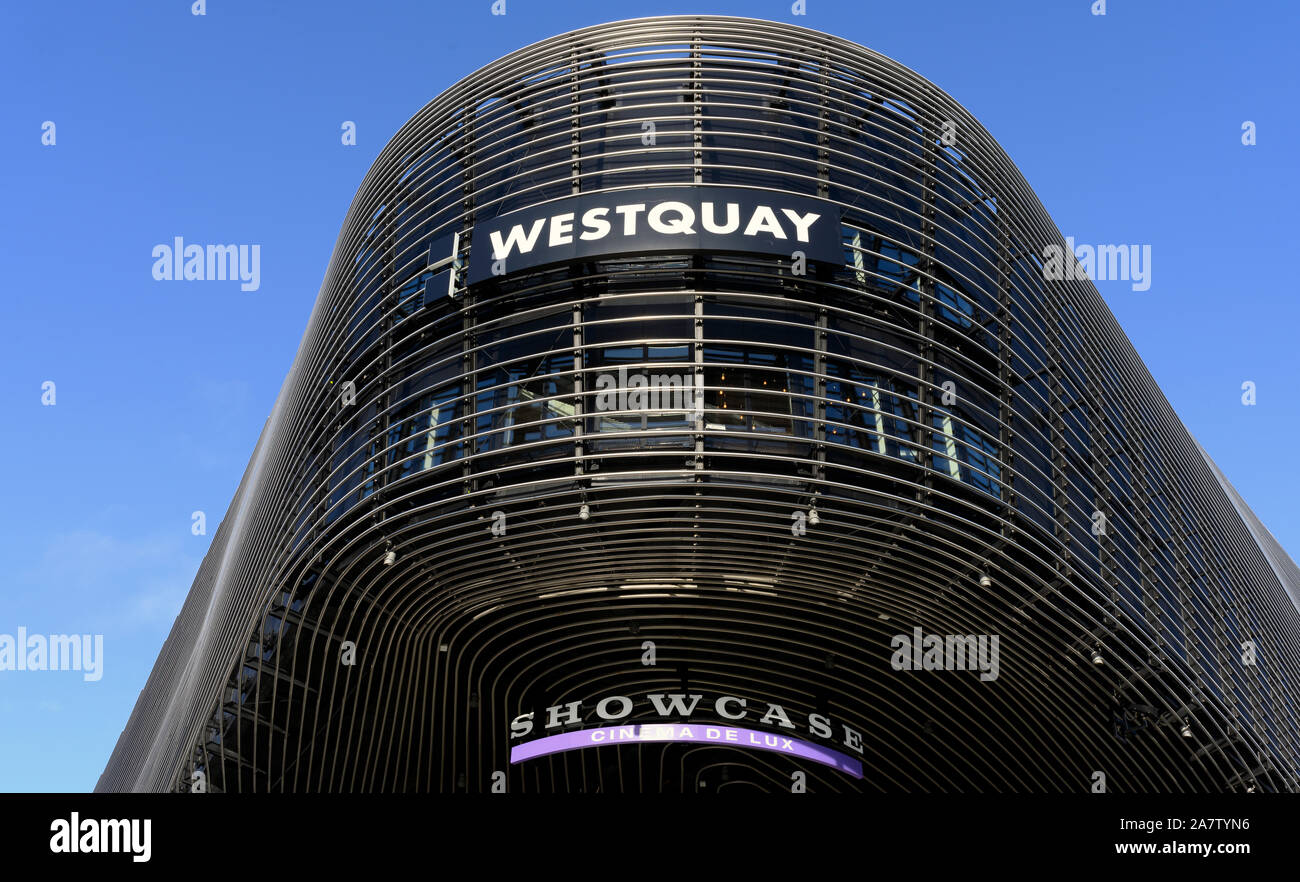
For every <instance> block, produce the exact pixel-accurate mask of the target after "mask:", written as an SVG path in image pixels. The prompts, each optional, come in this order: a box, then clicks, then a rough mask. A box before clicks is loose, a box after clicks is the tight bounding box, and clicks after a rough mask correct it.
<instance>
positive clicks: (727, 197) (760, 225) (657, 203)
mask: <svg viewBox="0 0 1300 882" xmlns="http://www.w3.org/2000/svg"><path fill="white" fill-rule="evenodd" d="M472 241H473V248H472V251H471V259H470V264H469V284H471V285H473V284H475V283H477V282H481V281H483V280H484V279H488V278H491V277H492V276H494V275H495V276H501V275H508V274H509V273H513V272H517V271H518V270H523V269H530V268H533V267H539V266H546V265H549V264H555V263H562V262H567V261H571V260H584V259H590V258H595V257H608V256H616V255H630V254H636V255H639V254H655V253H665V252H673V253H683V252H699V251H704V252H715V253H718V252H732V253H736V252H739V253H744V252H759V253H763V254H780V255H784V256H785V257H791V256H792V255H793V254H794V252H796V251H801V252H803V254H804V257H805V258H806V259H807V260H809V261H813V262H821V263H842V262H843V261H844V254H843V249H842V246H841V244H840V209H839V207H838V206H836V205H835V204H834V203H831V202H827V201H826V200H824V199H813V198H811V197H807V196H793V195H789V194H786V193H777V192H773V191H771V190H747V189H743V188H739V187H710V186H698V187H655V188H646V189H639V190H613V191H605V192H599V193H582V194H579V195H577V196H570V197H568V198H567V199H557V200H555V201H553V202H547V203H544V204H542V205H536V206H531V207H529V208H523V209H520V210H519V211H513V212H510V213H509V214H505V215H502V216H501V217H497V218H493V219H492V220H490V221H485V222H483V223H481V224H478V225H477V226H475V227H474V233H473V240H472Z"/></svg>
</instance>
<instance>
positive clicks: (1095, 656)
mask: <svg viewBox="0 0 1300 882" xmlns="http://www.w3.org/2000/svg"><path fill="white" fill-rule="evenodd" d="M1092 663H1093V664H1094V665H1104V664H1105V663H1106V660H1105V659H1104V658H1102V657H1101V647H1100V646H1099V647H1097V648H1096V649H1094V650H1093V651H1092Z"/></svg>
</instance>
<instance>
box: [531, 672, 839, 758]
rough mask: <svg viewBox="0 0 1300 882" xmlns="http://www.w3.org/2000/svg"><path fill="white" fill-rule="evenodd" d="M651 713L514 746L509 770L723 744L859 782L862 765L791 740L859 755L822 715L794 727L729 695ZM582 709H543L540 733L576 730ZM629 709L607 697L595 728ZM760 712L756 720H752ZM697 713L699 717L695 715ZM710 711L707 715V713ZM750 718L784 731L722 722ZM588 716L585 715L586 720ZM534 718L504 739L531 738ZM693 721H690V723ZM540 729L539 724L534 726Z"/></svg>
mask: <svg viewBox="0 0 1300 882" xmlns="http://www.w3.org/2000/svg"><path fill="white" fill-rule="evenodd" d="M646 697H647V698H648V699H649V703H650V706H651V708H653V710H654V712H655V714H656V715H657V716H658V717H660V718H661V722H653V723H646V722H627V723H621V724H620V725H616V726H601V727H599V728H592V729H580V730H578V731H568V732H558V733H556V734H553V735H547V736H545V737H543V738H537V739H534V740H532V741H525V742H523V743H522V744H517V745H515V746H514V747H513V748H511V750H510V762H511V764H514V763H519V762H523V761H524V760H529V759H534V758H536V757H539V756H548V755H550V754H553V753H561V752H563V751H567V750H580V749H582V748H584V747H600V746H602V745H606V744H628V743H633V742H664V741H684V742H693V743H705V744H725V745H730V746H735V747H743V748H748V749H751V750H767V751H773V752H776V753H784V754H787V755H789V756H794V757H798V758H800V759H805V760H810V761H812V762H816V763H821V764H822V765H827V766H831V767H832V768H836V769H839V770H840V771H842V772H846V773H847V774H850V775H852V776H853V777H855V778H861V777H862V761H861V760H859V759H857V758H855V757H852V756H849V755H848V754H846V753H843V752H841V751H839V750H835V749H833V748H831V747H829V746H827V745H823V744H816V743H813V742H809V741H804V740H802V739H800V738H797V737H795V736H796V735H797V734H802V730H804V729H806V730H807V732H808V733H809V734H810V735H812V736H814V737H817V738H822V739H826V740H839V739H840V736H841V735H842V744H843V745H844V746H845V747H848V748H849V749H850V750H852V751H854V752H856V753H857V754H859V755H861V754H862V751H863V745H862V733H861V732H858V731H857V730H856V729H853V728H852V727H850V726H847V725H844V724H838V725H837V724H835V723H834V722H832V721H831V719H830V718H829V717H827V716H825V715H823V714H818V713H810V714H808V715H807V717H806V719H805V720H804V725H803V726H800V725H798V724H796V723H795V721H794V720H793V719H791V717H790V714H788V713H787V712H786V710H785V708H783V707H782V706H781V705H779V704H770V703H768V704H764V705H756V706H755V707H752V708H751V707H750V706H749V702H748V700H747V699H744V698H737V697H735V696H731V695H722V696H718V697H717V698H716V699H714V700H713V701H711V702H708V703H706V704H705V709H704V710H699V708H700V706H701V702H703V700H704V696H703V695H702V694H685V693H671V694H664V693H655V694H651V695H648V696H646ZM582 706H583V703H582V702H580V701H572V702H569V703H568V704H559V705H555V706H553V707H549V708H547V709H546V714H545V718H546V722H545V727H546V729H558V728H562V727H567V726H572V725H577V724H581V723H582V722H583V717H582V714H581V709H582ZM634 707H635V705H634V702H633V701H632V699H631V698H628V697H627V696H625V695H611V696H608V697H606V698H602V699H600V700H599V701H597V702H595V707H594V710H595V718H596V719H599V720H600V721H601V722H618V721H621V720H625V719H626V718H627V717H629V716H630V715H631V714H632V712H633V709H634ZM760 707H761V708H762V709H763V710H762V714H761V716H759V715H758V712H759V708H760ZM697 710H699V713H697ZM709 711H711V712H712V713H710V712H709ZM751 713H752V714H754V715H755V717H756V719H757V722H759V723H761V724H764V725H768V726H771V727H773V728H774V729H784V730H787V731H785V732H780V731H766V732H764V731H758V730H755V729H748V728H741V727H739V726H735V725H730V724H728V723H726V722H722V721H723V720H733V721H739V720H745V719H747V718H748V717H749V716H750V714H751ZM701 714H703V715H704V716H706V717H708V716H712V717H716V718H718V721H717V722H715V721H712V720H708V719H706V720H704V721H700V720H699V716H700V715H701ZM588 716H590V715H588ZM534 717H535V714H533V713H531V712H530V713H524V714H520V715H519V716H517V717H515V718H514V720H512V721H511V723H510V737H511V738H512V739H515V738H524V737H527V736H528V735H530V734H532V732H533V730H534V727H535V723H534ZM672 717H679V718H680V717H686V718H688V719H687V720H685V721H680V720H679V721H669V718H672ZM692 717H694V719H691V718H692ZM538 722H539V723H540V721H538Z"/></svg>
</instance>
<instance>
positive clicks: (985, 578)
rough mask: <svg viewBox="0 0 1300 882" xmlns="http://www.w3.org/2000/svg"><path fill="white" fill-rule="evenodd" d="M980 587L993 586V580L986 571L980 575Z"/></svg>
mask: <svg viewBox="0 0 1300 882" xmlns="http://www.w3.org/2000/svg"><path fill="white" fill-rule="evenodd" d="M980 587H981V588H992V587H993V580H992V579H990V578H989V574H988V573H985V574H984V575H982V576H980Z"/></svg>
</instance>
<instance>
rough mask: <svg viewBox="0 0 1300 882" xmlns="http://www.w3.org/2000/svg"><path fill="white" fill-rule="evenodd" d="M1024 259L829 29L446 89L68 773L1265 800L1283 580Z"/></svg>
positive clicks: (1279, 781)
mask: <svg viewBox="0 0 1300 882" xmlns="http://www.w3.org/2000/svg"><path fill="white" fill-rule="evenodd" d="M1064 247H1065V243H1064V240H1063V239H1062V237H1061V234H1060V233H1059V231H1058V230H1057V229H1056V227H1055V226H1054V225H1053V223H1052V222H1051V220H1050V219H1049V217H1048V214H1047V212H1046V211H1045V210H1044V208H1043V206H1042V205H1041V204H1040V203H1039V201H1038V199H1037V198H1036V197H1035V196H1034V194H1033V192H1032V191H1031V190H1030V188H1029V186H1028V184H1026V182H1025V180H1024V178H1023V177H1022V176H1021V175H1020V174H1019V173H1018V172H1017V170H1016V168H1015V167H1014V166H1013V165H1012V163H1011V161H1010V160H1009V159H1008V158H1007V156H1006V154H1005V153H1004V152H1003V151H1002V150H1001V149H1000V148H999V147H998V145H997V144H996V143H995V142H994V141H993V139H992V138H991V137H990V136H989V134H988V133H987V132H986V131H985V130H984V129H983V128H982V127H981V126H980V125H979V123H978V122H976V120H975V119H974V118H973V117H972V116H971V115H970V114H969V113H968V112H967V111H966V110H964V109H963V108H962V107H961V106H960V105H958V104H957V103H956V102H955V101H953V100H952V99H951V98H949V97H948V96H947V95H945V94H944V93H943V92H942V91H940V90H939V89H938V88H936V87H935V86H933V85H932V84H930V83H929V82H927V81H926V80H924V79H922V78H921V77H919V76H917V75H916V74H914V73H913V72H911V71H910V70H908V69H906V68H904V67H902V66H900V65H898V64H896V63H894V62H892V61H890V60H889V59H887V58H884V57H882V56H880V55H878V54H876V53H874V52H872V51H870V50H868V49H865V48H863V47H861V46H858V45H855V44H853V43H850V42H847V41H844V40H842V39H838V38H836V37H832V36H828V35H826V34H822V33H817V32H813V31H809V30H805V29H802V28H798V27H794V26H791V25H786V24H776V23H771V22H763V21H753V20H747V19H736V18H726V17H711V16H683V17H669V18H654V19H642V20H635V21H628V22H619V23H613V24H606V25H600V26H596V27H590V28H586V29H583V30H579V31H575V32H573V33H569V34H564V35H562V36H558V37H555V38H553V39H549V40H546V41H544V42H541V43H538V44H536V45H533V46H530V47H528V48H525V49H521V50H519V51H518V52H515V53H514V54H511V55H509V56H507V57H505V58H502V59H500V60H499V61H496V62H494V63H492V64H490V65H488V66H487V67H484V68H483V69H481V70H479V71H477V72H475V73H473V74H471V75H470V76H468V77H467V78H465V79H464V80H462V81H460V82H459V83H457V84H456V85H454V86H452V87H451V88H450V89H448V90H447V91H446V92H444V93H443V94H442V95H440V96H439V97H438V98H436V99H435V100H434V101H433V102H431V103H430V104H429V105H428V106H426V107H425V108H424V109H422V110H421V111H420V112H419V113H418V114H416V116H415V117H414V118H413V119H411V120H410V122H408V123H407V124H406V125H405V126H403V127H402V129H401V131H399V132H398V133H397V135H396V136H395V137H394V138H393V139H392V141H391V142H390V143H389V144H388V145H387V147H386V148H385V149H384V150H383V152H382V153H381V155H380V157H379V159H378V160H377V161H376V163H375V165H374V167H373V168H372V169H371V170H370V172H369V174H368V175H367V176H366V178H365V180H364V181H363V182H362V185H361V188H360V190H359V191H358V193H357V196H356V199H355V200H354V202H353V204H352V207H351V209H350V210H349V212H348V215H347V219H346V221H345V223H344V225H343V229H342V232H341V234H340V236H339V239H338V243H337V245H336V247H335V250H334V256H333V259H332V260H331V262H330V266H329V270H328V273H327V275H326V278H325V282H324V285H323V287H322V289H321V292H320V296H319V299H318V301H317V303H316V306H315V309H314V311H313V312H312V315H311V319H310V323H309V325H308V327H307V332H306V335H305V336H304V338H303V341H302V344H301V347H300V349H299V351H298V355H297V358H296V359H295V361H294V364H293V367H292V370H291V372H290V374H289V376H288V379H287V380H286V382H285V384H284V388H283V389H282V391H281V393H280V396H279V399H278V402H277V404H276V407H275V410H274V412H273V413H272V415H271V417H270V418H269V420H268V422H267V424H266V427H265V429H264V430H263V432H262V436H261V439H260V441H259V443H258V446H257V449H256V450H255V452H254V454H253V458H252V462H251V463H250V465H249V467H248V471H247V473H246V475H245V477H244V480H243V482H242V483H241V485H240V487H239V490H238V492H237V494H236V496H235V499H234V501H233V503H232V505H231V508H230V511H229V512H228V513H227V515H226V518H225V520H224V521H223V523H222V525H221V528H220V530H219V531H218V533H217V534H216V536H215V537H214V540H213V542H212V547H211V550H210V552H209V554H208V556H207V558H206V560H205V561H204V563H203V566H202V568H201V570H200V572H199V574H198V578H197V579H196V581H195V583H194V587H193V589H192V591H191V593H190V596H189V598H188V600H187V601H186V603H185V605H184V608H183V610H182V612H181V614H180V616H179V617H178V618H177V620H176V624H175V626H174V628H173V631H172V633H171V636H170V637H169V638H168V640H167V642H166V644H165V646H164V647H163V649H162V652H161V654H160V656H159V659H158V662H157V664H156V666H155V668H154V671H153V674H152V676H151V677H150V678H149V681H148V683H147V685H146V686H145V688H144V690H143V692H142V693H141V695H140V698H139V701H138V703H137V706H136V708H135V711H134V713H133V714H132V715H131V718H130V721H129V723H128V725H127V727H126V730H125V731H124V732H123V734H122V737H121V740H120V742H119V743H118V745H117V748H116V750H115V751H114V753H113V755H112V758H111V759H110V761H109V763H108V767H107V768H106V769H105V771H104V773H103V776H102V777H101V779H100V782H99V788H100V789H101V790H172V791H175V790H194V789H200V790H208V791H282V790H283V791H307V790H342V791H387V792H392V791H442V792H454V791H465V792H491V791H505V792H529V791H585V792H614V791H660V790H671V791H689V792H713V791H723V790H726V791H733V790H735V791H743V790H746V789H749V790H765V791H791V790H794V791H796V792H797V791H799V790H803V789H806V790H808V791H821V792H830V791H865V792H880V791H886V792H903V791H934V792H956V791H962V792H993V791H1035V792H1043V791H1049V792H1088V791H1096V790H1098V789H1104V790H1107V791H1111V792H1135V791H1156V792H1184V791H1242V792H1246V791H1294V790H1297V789H1300V726H1297V717H1298V715H1300V708H1298V707H1297V703H1296V702H1297V698H1296V696H1297V687H1300V613H1298V608H1297V586H1298V585H1300V573H1298V572H1297V569H1296V566H1295V564H1293V563H1292V562H1291V561H1290V559H1289V558H1288V557H1287V556H1286V554H1285V553H1284V552H1283V551H1282V550H1281V548H1279V547H1278V545H1277V543H1276V542H1275V541H1274V540H1273V539H1272V537H1271V536H1270V535H1269V534H1268V532H1267V530H1265V529H1264V528H1263V526H1262V525H1261V524H1260V523H1259V522H1258V521H1257V520H1256V519H1255V518H1254V516H1253V515H1252V514H1251V513H1250V511H1249V509H1247V508H1246V506H1245V504H1244V503H1243V502H1242V500H1241V499H1240V497H1238V496H1237V494H1236V493H1235V492H1234V491H1233V490H1232V488H1231V487H1230V486H1229V485H1228V484H1227V482H1226V480H1225V479H1224V478H1223V476H1222V474H1220V473H1219V472H1218V470H1217V469H1216V468H1215V467H1214V465H1213V464H1212V463H1211V462H1210V461H1209V459H1208V458H1207V456H1206V455H1205V453H1204V452H1203V451H1202V450H1201V449H1200V447H1199V446H1198V445H1197V443H1196V442H1195V441H1194V440H1193V438H1192V437H1191V436H1190V435H1189V434H1188V432H1187V431H1186V429H1185V428H1184V427H1183V425H1182V424H1181V423H1180V421H1179V419H1178V417H1177V416H1176V415H1175V414H1174V412H1173V411H1172V410H1171V408H1170V406H1169V404H1168V402H1167V401H1166V399H1165V398H1164V396H1163V395H1162V394H1161V392H1160V390H1159V389H1158V388H1157V387H1156V385H1155V383H1154V382H1153V380H1152V377H1151V375H1150V373H1149V372H1148V371H1147V370H1146V368H1145V367H1144V366H1143V364H1142V362H1141V360H1140V359H1139V358H1138V356H1137V354H1136V353H1135V351H1134V349H1133V347H1132V346H1131V345H1130V344H1129V342H1128V341H1127V339H1126V337H1125V336H1124V334H1123V332H1122V331H1121V330H1120V328H1119V327H1118V326H1117V324H1116V322H1115V319H1114V317H1113V316H1112V315H1111V313H1110V311H1109V310H1108V309H1107V307H1106V305H1105V304H1104V302H1103V300H1102V298H1101V296H1100V295H1099V294H1098V292H1097V290H1096V288H1095V287H1094V286H1093V284H1092V283H1091V282H1090V281H1089V280H1088V279H1087V278H1086V277H1083V276H1081V275H1079V274H1076V273H1073V272H1067V273H1065V275H1066V278H1065V279H1063V280H1056V279H1054V278H1053V277H1052V276H1053V274H1052V273H1051V272H1050V271H1049V267H1048V266H1047V263H1048V260H1049V259H1050V258H1049V257H1048V255H1050V253H1051V250H1052V248H1062V249H1063V248H1064ZM1066 253H1067V254H1068V253H1069V252H1068V251H1067V252H1066ZM1070 262H1071V266H1073V257H1072V256H1071V257H1070Z"/></svg>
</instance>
